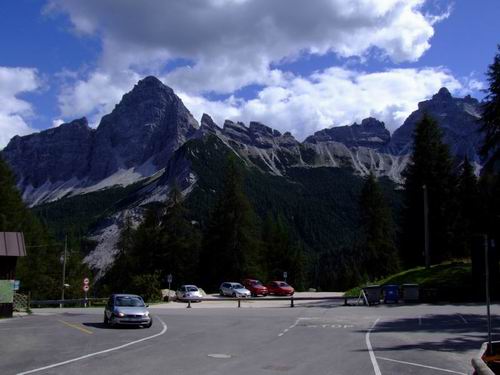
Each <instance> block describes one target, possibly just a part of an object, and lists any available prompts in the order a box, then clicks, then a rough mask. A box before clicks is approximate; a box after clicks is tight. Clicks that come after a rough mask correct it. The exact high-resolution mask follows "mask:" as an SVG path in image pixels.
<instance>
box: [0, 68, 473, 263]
mask: <svg viewBox="0 0 500 375" xmlns="http://www.w3.org/2000/svg"><path fill="white" fill-rule="evenodd" d="M374 100H376V99H374ZM424 113H427V114H429V115H430V116H432V117H433V118H434V119H436V120H437V122H438V124H439V126H440V128H441V129H442V131H443V139H444V141H445V143H447V144H448V146H449V148H450V151H451V153H452V155H454V156H455V157H456V159H457V160H463V158H464V157H465V156H466V157H467V158H468V159H469V160H470V161H471V162H473V163H474V164H475V165H476V167H477V168H480V166H481V163H482V161H481V158H480V157H479V148H480V145H481V143H482V135H481V133H480V132H479V131H478V129H479V120H480V119H481V106H480V103H479V102H478V101H477V100H476V99H474V98H471V97H470V96H466V97H464V98H455V97H453V96H452V95H451V94H450V92H449V91H448V90H447V89H446V88H442V89H440V90H439V92H438V93H436V94H435V95H434V96H433V97H432V98H431V99H429V100H426V101H423V102H421V103H419V104H418V109H417V110H416V111H415V112H413V113H412V114H411V115H410V116H409V117H408V118H407V119H406V120H405V121H404V123H403V124H402V125H401V126H400V127H399V128H398V129H397V130H395V131H394V133H393V134H392V135H391V134H390V132H389V131H388V130H387V129H386V127H385V124H384V123H383V122H381V121H378V120H377V119H375V118H371V117H370V118H366V119H364V120H363V121H361V123H360V124H358V123H354V124H352V125H346V126H338V127H332V128H328V129H324V130H321V131H318V132H316V133H314V134H313V135H310V136H309V137H307V138H306V139H305V140H304V141H302V142H300V141H298V140H297V139H295V138H294V137H293V135H292V134H291V133H289V132H285V133H281V132H279V131H278V130H275V129H272V128H271V127H269V126H266V125H264V124H262V123H259V122H250V123H249V124H248V126H247V125H246V124H244V123H241V122H233V121H230V120H226V121H225V122H224V124H222V126H219V124H216V123H215V122H214V121H213V120H212V118H211V117H210V116H209V115H208V114H204V115H203V116H202V118H201V120H200V122H198V121H197V120H196V119H195V118H194V117H193V115H192V114H191V113H190V112H189V110H188V109H187V108H186V107H185V106H184V104H183V102H182V100H181V99H180V98H179V97H178V96H177V95H176V94H175V93H174V91H173V90H172V89H171V88H169V87H167V86H165V85H164V84H163V83H162V82H161V81H160V80H158V79H157V78H155V77H152V76H150V77H146V78H144V79H142V80H141V81H139V82H138V83H137V84H136V85H135V87H134V88H133V89H132V90H131V91H130V92H129V93H127V94H125V95H124V96H123V98H122V100H121V101H120V103H119V104H117V105H116V106H115V108H114V109H113V111H112V112H111V113H110V114H108V115H106V116H104V117H103V118H102V120H101V122H100V124H99V125H98V127H97V128H95V129H94V128H91V127H89V125H88V122H87V120H86V119H85V118H81V119H77V120H74V121H71V122H69V123H65V124H62V125H60V126H58V127H56V128H51V129H47V130H44V131H41V132H39V133H34V134H31V135H27V136H23V137H20V136H15V137H14V138H12V139H11V141H10V142H9V144H8V145H7V146H6V147H5V149H4V150H2V152H1V154H2V157H3V158H4V159H5V160H6V161H7V162H8V163H9V165H10V166H11V168H12V170H13V172H14V174H15V176H16V178H17V186H18V188H19V190H20V191H21V194H22V197H23V199H24V201H25V202H26V203H27V204H29V205H30V206H33V207H34V209H35V210H36V209H40V208H41V207H43V208H44V210H45V212H48V211H50V209H51V208H52V209H54V207H58V208H57V209H60V208H61V207H67V206H68V205H70V204H72V205H73V206H75V205H74V202H75V201H77V200H78V199H82V198H81V197H87V198H88V197H94V198H95V199H97V201H99V199H101V200H102V197H104V196H106V197H109V196H113V197H114V198H113V199H111V200H106V204H104V203H103V204H100V205H101V206H102V207H101V210H100V211H99V212H98V214H96V215H94V216H95V217H94V219H95V220H93V222H92V225H90V223H89V225H88V227H86V229H88V231H89V235H90V237H91V238H93V239H94V240H95V241H96V246H95V248H93V249H92V250H91V251H90V252H89V254H88V255H87V258H86V261H87V262H88V263H89V264H90V265H91V266H92V267H94V268H96V269H97V270H105V269H106V268H107V267H109V265H110V264H111V263H112V261H113V256H114V254H115V253H116V242H117V239H118V233H119V229H120V227H121V223H122V222H123V218H124V216H125V215H132V216H134V217H135V218H136V220H137V221H140V217H141V213H142V211H143V207H144V206H145V205H147V204H149V203H151V202H157V201H162V200H164V199H165V197H166V195H167V193H168V191H169V189H170V188H171V187H172V186H173V185H174V184H175V185H177V186H178V187H180V188H181V190H182V191H183V193H184V194H185V195H186V196H188V197H189V199H190V200H191V202H198V206H197V207H199V206H200V204H202V205H206V204H205V203H200V202H202V201H203V200H205V201H207V200H208V201H210V199H211V198H210V192H214V191H216V190H217V187H220V181H219V180H220V173H219V171H218V170H219V169H220V168H221V165H220V164H221V163H223V160H224V159H223V156H224V155H225V154H227V153H229V152H232V153H235V154H236V155H237V156H238V157H239V159H240V160H241V161H242V163H243V164H244V165H245V166H246V167H247V169H248V170H249V171H252V172H251V173H253V176H254V178H253V181H254V185H253V186H250V187H249V188H248V189H249V193H250V195H252V194H254V195H255V196H254V197H253V200H254V203H255V202H257V201H258V200H259V199H260V200H261V199H263V198H262V196H263V195H265V194H271V193H269V191H273V189H275V191H276V194H275V195H274V198H269V197H268V199H271V200H273V202H274V204H276V205H277V206H276V207H275V208H276V210H278V209H279V207H278V206H279V204H278V203H276V201H279V200H280V199H282V197H283V196H285V195H286V193H283V192H285V191H296V193H297V194H298V195H301V194H307V186H311V187H310V189H314V190H316V189H321V186H320V185H321V184H324V188H325V191H324V194H325V197H327V196H328V194H333V193H332V192H330V191H329V190H327V189H334V190H335V194H340V193H339V192H342V191H344V193H345V194H349V188H348V187H349V186H354V185H353V184H358V185H359V181H361V179H360V176H364V175H366V174H368V173H370V172H372V173H374V174H375V175H376V176H378V177H380V178H385V179H386V180H387V181H388V183H390V184H392V185H391V186H392V188H391V189H396V188H397V186H398V185H399V184H401V183H402V181H403V179H402V172H403V171H404V169H405V167H406V165H407V163H408V161H409V157H410V153H411V149H412V133H413V130H414V129H415V126H416V124H417V123H418V121H419V120H420V119H421V118H422V116H423V114H424ZM255 176H257V177H255ZM255 181H260V185H258V183H256V182H255ZM346 181H350V182H349V183H348V182H346ZM354 181H358V182H354ZM265 184H269V186H272V188H270V189H268V191H267V192H265V193H263V194H261V195H260V196H259V195H258V194H257V192H258V191H259V189H263V188H264V187H263V186H264V185H265ZM318 184H319V185H318ZM285 185H286V186H287V187H285ZM299 185H300V186H301V190H300V192H299V190H294V189H298V187H297V186H299ZM278 187H279V188H278ZM343 189H344V190H343ZM356 189H358V188H356ZM356 189H353V190H354V191H356ZM358 190H359V189H358ZM278 191H279V192H281V193H278ZM110 192H113V193H112V194H111V193H110ZM296 196H297V195H296ZM296 196H293V195H292V196H288V197H286V198H283V199H288V200H295V199H296ZM96 197H100V198H96ZM201 197H204V198H201ZM335 197H336V198H335ZM335 197H333V196H332V197H330V198H331V199H332V200H333V201H335V202H336V203H335V204H336V205H334V206H332V210H334V211H335V210H336V212H337V214H338V216H339V217H338V223H339V225H340V226H341V227H342V226H343V227H342V228H344V227H345V228H346V230H348V228H349V226H350V225H355V218H354V217H355V214H354V213H352V212H351V213H350V214H346V215H344V216H345V217H350V219H345V217H343V216H342V210H339V207H340V206H341V205H342V202H341V201H340V200H341V199H344V198H345V197H344V198H339V197H340V195H339V196H335ZM87 198H86V199H87ZM94 198H93V199H94ZM302 198H303V197H302ZM302 198H301V199H302ZM351 198H352V197H351ZM89 199H90V198H89ZM304 199H305V198H304ZM311 199H316V198H311ZM325 199H326V198H325ZM336 199H337V200H336ZM70 202H72V203H70ZM287 204H289V205H290V206H293V204H292V203H291V202H287ZM65 205H66V206H65ZM257 205H259V204H258V203H257ZM339 205H340V206H339ZM194 206H195V207H196V205H194ZM322 206H324V202H323V203H318V207H322ZM204 209H205V210H208V208H207V207H205V208H204ZM287 209H288V208H287ZM297 209H298V208H297ZM47 210H48V211H47ZM346 210H348V209H347V208H346ZM201 211H203V210H201ZM344 211H345V210H344ZM65 212H66V211H65ZM343 213H344V214H345V212H343ZM66 214H67V215H71V210H70V212H66ZM262 214H265V213H264V212H262ZM49 216H50V215H49ZM63 216H64V215H63ZM297 216H300V214H299V213H298V212H289V213H288V219H289V220H297ZM48 220H49V221H50V218H49V219H48ZM349 220H350V221H349ZM295 224H296V225H299V224H297V223H295ZM300 225H303V224H300ZM308 225H313V223H312V222H311V223H308ZM300 230H301V229H300V228H297V231H298V232H300ZM315 230H316V229H315ZM325 231H326V229H325ZM299 235H300V233H299ZM322 235H323V234H322ZM347 236H348V235H347ZM320 237H321V235H320ZM325 241H326V239H325ZM306 242H307V241H306ZM320 242H321V241H320Z"/></svg>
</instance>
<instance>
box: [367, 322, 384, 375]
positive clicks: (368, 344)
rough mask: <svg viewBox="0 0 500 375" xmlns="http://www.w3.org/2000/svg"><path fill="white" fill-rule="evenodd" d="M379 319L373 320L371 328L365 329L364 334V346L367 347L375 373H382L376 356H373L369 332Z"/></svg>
mask: <svg viewBox="0 0 500 375" xmlns="http://www.w3.org/2000/svg"><path fill="white" fill-rule="evenodd" d="M379 320H380V318H377V320H375V322H374V323H373V325H372V326H371V328H370V329H369V330H368V331H366V336H365V341H366V347H367V348H368V352H369V353H370V360H371V361H372V365H373V371H375V375H382V373H381V372H380V367H378V362H377V358H376V357H375V353H373V348H372V344H371V342H370V333H371V332H372V331H373V329H374V328H375V326H376V325H377V323H378V321H379Z"/></svg>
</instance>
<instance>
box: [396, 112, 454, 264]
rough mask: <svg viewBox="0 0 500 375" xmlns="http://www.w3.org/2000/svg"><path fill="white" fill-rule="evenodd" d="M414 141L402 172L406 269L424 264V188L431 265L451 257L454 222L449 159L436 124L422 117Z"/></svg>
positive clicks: (450, 163)
mask: <svg viewBox="0 0 500 375" xmlns="http://www.w3.org/2000/svg"><path fill="white" fill-rule="evenodd" d="M413 140H414V141H413V154H412V156H411V161H410V163H409V165H408V167H407V168H406V170H405V172H404V177H405V184H404V189H405V190H404V205H405V207H404V209H403V220H402V221H403V223H402V238H401V256H402V259H403V261H404V262H405V263H406V265H407V266H415V265H421V264H423V261H424V214H423V211H424V209H423V207H424V195H423V186H424V185H425V186H426V188H427V192H428V209H429V211H428V212H429V216H428V218H429V244H430V245H429V248H430V255H431V262H433V263H437V262H441V261H443V260H445V259H449V258H450V257H451V256H452V249H453V242H454V233H453V231H454V225H455V219H456V208H455V202H454V197H455V178H454V176H453V173H452V160H451V157H450V154H449V151H448V147H447V146H446V145H445V144H444V143H443V141H442V133H441V130H440V129H439V127H438V124H437V123H436V121H435V120H433V119H432V118H430V117H429V116H428V115H424V116H423V118H422V120H420V122H419V123H418V124H417V126H416V128H415V132H414V134H413Z"/></svg>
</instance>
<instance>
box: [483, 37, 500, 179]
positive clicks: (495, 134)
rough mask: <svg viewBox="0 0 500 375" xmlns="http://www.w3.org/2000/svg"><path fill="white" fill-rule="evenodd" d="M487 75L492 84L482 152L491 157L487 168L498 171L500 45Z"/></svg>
mask: <svg viewBox="0 0 500 375" xmlns="http://www.w3.org/2000/svg"><path fill="white" fill-rule="evenodd" d="M486 75H487V76H488V82H489V84H490V85H489V88H488V90H486V98H485V100H484V102H483V116H482V122H483V126H482V128H481V130H482V131H483V132H484V133H485V140H484V144H483V146H482V148H481V152H482V154H483V156H484V157H485V158H488V157H489V161H488V164H487V168H488V169H490V170H493V171H496V172H497V173H498V171H499V170H500V45H499V46H498V52H497V54H496V55H495V58H494V60H493V63H492V64H491V65H490V66H489V67H488V72H487V73H486Z"/></svg>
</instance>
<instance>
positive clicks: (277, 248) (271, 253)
mask: <svg viewBox="0 0 500 375" xmlns="http://www.w3.org/2000/svg"><path fill="white" fill-rule="evenodd" d="M262 249H263V256H262V263H264V264H265V265H266V272H265V273H266V275H267V280H281V279H282V278H283V272H287V275H288V278H287V280H288V282H289V283H290V284H291V285H293V286H294V287H295V289H297V290H302V289H304V287H305V285H304V284H305V271H306V269H307V258H306V255H305V253H304V250H303V249H302V246H300V244H298V243H297V241H295V240H294V239H293V238H292V236H291V234H290V230H289V228H288V226H287V224H286V222H285V220H284V219H283V218H282V217H280V216H278V218H277V219H274V218H273V217H272V216H271V215H270V214H268V215H267V217H266V220H265V222H264V226H263V229H262Z"/></svg>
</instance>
